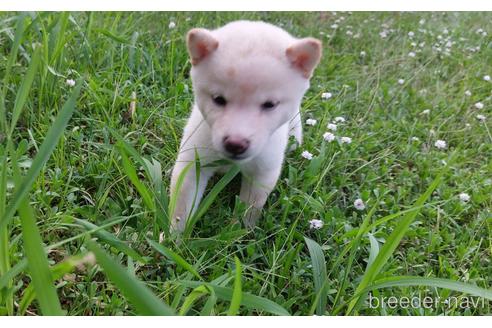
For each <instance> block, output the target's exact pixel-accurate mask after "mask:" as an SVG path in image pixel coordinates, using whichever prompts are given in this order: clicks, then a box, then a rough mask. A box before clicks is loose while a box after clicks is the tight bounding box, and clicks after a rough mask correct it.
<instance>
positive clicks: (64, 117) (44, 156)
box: [0, 79, 82, 231]
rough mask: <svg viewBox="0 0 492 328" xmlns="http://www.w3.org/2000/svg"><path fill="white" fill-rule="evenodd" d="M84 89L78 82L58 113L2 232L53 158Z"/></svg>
mask: <svg viewBox="0 0 492 328" xmlns="http://www.w3.org/2000/svg"><path fill="white" fill-rule="evenodd" d="M81 88H82V79H79V80H78V81H77V85H76V87H75V88H74V90H73V92H72V94H71V95H70V98H69V99H68V100H67V102H66V103H65V104H64V105H63V107H62V109H61V110H60V112H59V113H58V116H57V117H56V120H55V122H54V123H53V125H52V126H51V127H50V129H49V131H48V133H47V134H46V138H45V139H44V141H43V143H42V144H41V147H40V148H39V152H38V153H37V155H36V157H35V158H34V160H33V162H32V164H31V167H30V168H29V170H28V171H27V174H26V176H25V177H24V179H23V181H22V183H21V184H20V186H19V188H18V189H17V190H16V191H15V193H14V195H13V196H12V199H11V201H10V203H9V205H8V207H7V209H6V210H5V214H4V217H3V220H2V221H0V231H2V230H3V229H5V228H6V226H7V224H8V223H9V222H10V221H11V220H12V217H13V216H14V213H15V211H16V210H17V208H18V207H19V205H20V203H21V201H22V199H23V198H24V197H25V196H26V195H27V193H28V192H29V190H30V189H31V187H32V185H33V183H34V181H35V180H36V178H37V177H38V175H39V173H40V172H41V170H42V169H43V167H44V165H45V164H46V162H47V161H48V159H49V158H50V156H51V153H52V152H53V150H54V149H55V148H56V145H57V144H58V140H59V139H60V137H61V136H62V135H63V131H64V130H65V127H66V126H67V124H68V121H69V120H70V118H71V117H72V114H73V112H74V110H75V105H76V102H77V98H78V97H79V94H80V90H81Z"/></svg>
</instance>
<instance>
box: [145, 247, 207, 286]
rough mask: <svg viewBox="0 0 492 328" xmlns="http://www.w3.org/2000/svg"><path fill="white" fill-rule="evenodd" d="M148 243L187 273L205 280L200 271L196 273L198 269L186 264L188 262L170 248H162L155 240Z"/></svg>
mask: <svg viewBox="0 0 492 328" xmlns="http://www.w3.org/2000/svg"><path fill="white" fill-rule="evenodd" d="M147 241H148V242H149V244H150V245H151V246H152V247H153V248H154V249H155V250H156V251H158V252H159V253H161V254H162V255H164V256H165V257H167V258H168V259H170V260H173V261H174V262H175V263H176V264H177V265H178V266H180V267H182V268H183V269H185V270H186V271H188V272H190V273H191V274H192V275H194V276H195V277H197V278H198V279H200V280H203V278H202V277H201V276H200V274H199V273H198V271H196V269H195V268H194V267H193V266H192V265H191V264H189V263H188V262H186V260H185V259H183V258H182V257H181V256H180V255H179V254H176V253H175V252H173V251H172V250H170V249H169V248H166V247H164V246H162V245H161V244H159V243H156V242H155V241H153V240H150V239H147Z"/></svg>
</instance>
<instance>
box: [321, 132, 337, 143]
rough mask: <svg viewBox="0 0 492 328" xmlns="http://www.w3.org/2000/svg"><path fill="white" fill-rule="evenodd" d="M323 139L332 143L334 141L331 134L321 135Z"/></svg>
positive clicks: (333, 136)
mask: <svg viewBox="0 0 492 328" xmlns="http://www.w3.org/2000/svg"><path fill="white" fill-rule="evenodd" d="M323 139H325V140H326V141H328V142H332V141H333V140H335V135H334V134H333V133H331V132H325V133H324V134H323Z"/></svg>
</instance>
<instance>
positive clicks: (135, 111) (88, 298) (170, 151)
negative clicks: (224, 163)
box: [0, 12, 492, 315]
mask: <svg viewBox="0 0 492 328" xmlns="http://www.w3.org/2000/svg"><path fill="white" fill-rule="evenodd" d="M18 18H19V15H18V14H15V13H2V14H1V15H0V76H1V77H2V78H1V79H2V88H1V89H2V90H0V91H1V95H0V96H1V97H2V98H3V103H4V105H5V106H4V108H5V112H6V114H5V115H3V111H2V112H0V119H2V122H0V123H2V124H1V126H0V129H1V130H0V141H1V143H0V159H1V162H0V163H2V164H0V165H2V166H3V168H2V167H0V171H1V172H2V175H0V177H1V176H5V179H4V180H0V182H2V181H3V182H5V183H4V184H3V186H2V188H0V196H1V197H0V214H2V215H0V219H1V220H6V218H7V216H3V214H4V213H6V209H7V210H8V208H9V205H11V204H12V200H13V199H15V192H16V191H17V190H18V189H21V188H20V186H21V184H20V183H19V181H21V180H20V178H19V177H18V176H17V177H16V172H17V171H19V170H18V169H17V168H20V172H19V173H20V174H21V175H23V176H28V175H29V172H30V171H29V170H30V169H32V168H33V166H35V165H37V164H39V163H37V162H36V160H35V158H36V156H37V155H39V154H40V153H42V151H40V146H41V144H42V142H43V140H45V137H46V134H47V132H48V129H49V128H50V126H52V125H53V124H54V122H55V117H56V116H57V114H58V113H59V112H62V111H63V110H62V106H63V105H64V104H65V103H67V102H69V101H68V99H69V97H70V95H71V93H72V92H74V93H76V92H77V88H78V87H81V88H82V89H81V93H80V96H78V97H77V100H76V106H75V110H74V112H73V115H72V117H71V119H70V120H69V121H68V124H67V126H66V127H65V126H62V129H59V130H60V131H64V133H63V135H62V136H61V139H60V141H59V142H57V143H55V144H54V145H56V148H55V149H54V150H53V152H52V153H51V156H50V157H49V159H48V161H47V162H46V165H45V166H42V169H41V166H39V168H40V169H41V170H40V172H39V173H38V174H37V175H36V176H35V179H34V180H33V181H34V183H33V184H32V185H31V184H30V185H29V186H28V188H27V189H26V195H27V198H26V199H25V200H26V201H24V202H22V203H19V204H21V207H20V208H19V207H18V206H16V207H15V208H19V211H18V212H15V214H14V216H13V220H12V221H11V222H10V223H9V224H8V225H7V229H5V226H0V230H2V232H1V236H0V242H1V244H0V245H1V246H0V247H1V252H0V253H1V254H0V262H1V263H0V276H1V277H0V282H1V283H0V288H3V289H1V292H0V314H41V313H44V314H47V313H49V312H48V311H49V309H48V308H49V306H48V307H46V306H45V307H44V308H43V306H42V304H48V305H49V304H55V303H56V302H54V301H53V300H54V299H52V301H50V300H47V301H46V300H45V303H43V299H42V298H41V297H40V298H37V297H35V295H34V294H33V286H34V291H37V293H38V294H41V293H40V291H43V290H42V288H43V287H44V288H48V287H47V286H50V284H49V283H48V284H44V285H43V284H36V278H37V277H38V275H39V272H41V271H36V269H35V268H36V266H35V265H36V263H34V259H36V256H33V255H32V254H34V253H29V250H32V251H33V252H35V251H36V250H38V251H40V250H42V247H41V244H40V243H38V245H37V246H38V248H36V246H35V245H34V246H32V245H31V247H29V243H28V242H30V241H36V240H38V239H36V238H35V236H37V235H36V229H34V228H35V226H37V228H38V229H39V235H40V237H41V240H42V242H43V244H44V246H45V249H46V250H47V251H48V252H47V253H48V262H49V265H50V268H51V269H50V270H51V272H52V276H51V278H52V279H54V280H55V283H54V284H55V285H56V288H57V289H56V294H53V295H55V299H56V298H58V299H59V302H60V303H61V308H62V309H63V310H64V311H66V312H65V313H68V314H70V315H103V314H104V315H118V314H125V315H129V314H138V313H145V311H142V310H141V309H142V305H141V304H140V307H139V302H141V301H142V299H141V298H140V299H139V296H138V295H135V294H132V293H131V291H130V288H129V286H130V285H132V284H135V285H138V286H139V287H141V288H142V289H145V290H147V289H146V288H145V287H142V286H143V285H142V284H139V283H138V282H137V279H138V281H141V282H142V283H143V284H144V285H145V286H146V287H147V288H148V289H150V290H151V291H152V293H153V294H155V295H156V296H157V298H159V299H160V300H161V301H162V302H163V303H165V304H167V305H168V307H166V306H165V305H164V306H165V309H167V310H169V311H171V312H175V313H181V314H188V315H198V314H219V315H220V314H226V313H236V312H238V313H239V314H242V315H247V314H249V315H255V314H265V315H267V314H271V313H273V314H279V312H280V313H283V312H282V311H287V312H288V313H290V314H294V315H309V314H314V313H316V314H330V315H339V314H357V313H358V314H365V315H378V314H379V315H386V314H401V315H438V314H439V315H441V314H446V315H477V314H482V315H483V314H489V313H490V312H491V308H492V306H491V302H490V299H491V296H490V294H491V292H490V288H491V285H492V262H491V252H492V214H491V209H492V197H491V195H492V162H491V158H492V135H491V132H490V122H491V121H492V117H491V113H492V82H491V81H490V75H492V67H491V65H490V64H491V63H492V23H491V22H492V16H491V14H490V13H358V12H354V13H348V12H338V13H331V12H327V13H315V12H313V13H281V12H277V13H243V12H236V13H215V12H210V13H165V12H163V13H73V14H68V13H29V14H26V17H24V18H23V19H24V22H25V24H24V32H23V34H21V36H22V38H21V39H20V47H18V53H17V56H14V57H12V56H11V52H12V49H13V48H14V47H15V42H14V39H15V35H16V26H18ZM236 19H254V20H264V21H268V22H271V23H273V24H276V25H278V26H281V27H283V28H284V29H286V30H287V31H289V32H290V33H292V34H293V35H296V36H313V37H316V38H319V39H320V40H322V42H323V58H322V61H321V63H320V65H319V67H318V68H317V69H316V71H315V73H314V77H313V79H312V83H311V89H310V90H309V91H308V93H307V94H306V96H305V99H304V101H303V104H302V115H303V122H306V120H308V119H311V120H310V121H308V122H307V124H304V131H305V136H304V144H303V145H302V146H301V147H299V148H298V149H296V150H295V151H293V152H291V153H289V154H288V156H287V159H286V162H285V165H284V168H283V170H282V176H281V179H280V180H279V183H278V185H277V187H276V189H275V190H274V192H273V193H272V195H271V196H270V198H269V200H268V203H267V205H266V208H265V212H264V215H263V218H262V220H261V221H260V222H259V224H258V227H257V228H256V229H255V230H254V231H253V232H250V231H248V230H246V229H245V228H244V227H243V226H242V225H241V219H240V216H241V215H240V214H241V204H240V203H239V202H238V200H237V198H236V196H235V194H236V193H237V191H238V182H239V181H238V179H237V178H236V179H233V180H232V182H231V183H230V184H229V185H227V187H225V190H224V191H221V192H219V193H218V194H217V195H216V197H215V195H214V196H212V197H210V198H209V200H210V201H211V202H210V203H209V205H210V206H209V207H208V209H207V210H206V211H205V212H204V213H203V215H202V216H201V217H199V218H198V220H197V222H196V225H195V226H194V227H193V229H192V230H191V231H190V233H189V236H186V237H185V238H183V239H182V240H180V241H176V239H174V238H173V237H172V236H169V235H168V234H164V235H161V232H162V231H163V230H164V229H165V228H164V227H165V226H166V222H167V215H166V210H167V209H168V205H167V203H171V204H172V199H171V201H169V199H168V197H166V195H167V192H168V186H169V177H170V170H171V168H172V165H173V160H174V159H175V157H176V154H177V151H178V146H179V141H180V136H181V133H182V128H183V126H184V123H185V121H186V118H187V115H188V114H189V112H190V106H191V104H192V101H193V97H192V88H191V83H190V79H189V75H188V72H189V69H190V63H189V60H188V57H187V52H186V48H185V43H184V36H185V34H186V32H187V30H189V29H190V28H192V27H208V28H213V27H218V26H220V25H223V24H224V23H226V22H229V21H232V20H236ZM36 49H38V51H39V58H38V60H39V63H38V66H37V67H36V68H35V70H33V72H31V73H34V75H33V82H32V85H31V86H30V88H27V89H26V88H23V85H24V86H25V85H26V83H27V82H26V80H28V79H29V76H30V74H29V73H30V72H29V69H28V67H29V66H30V64H31V63H32V61H33V60H32V59H33V58H35V57H36V55H35V51H36ZM9 58H12V61H9ZM487 77H488V78H487ZM67 80H68V81H67ZM70 80H73V82H74V83H73V82H72V81H70ZM27 84H28V83H27ZM20 90H26V93H25V94H23V93H22V92H20ZM23 95H24V96H23ZM22 97H25V99H26V102H25V104H24V105H23V106H18V107H16V106H15V105H14V104H16V103H19V99H20V98H22ZM16 99H17V100H16ZM0 100H2V99H0ZM14 107H15V108H17V109H14ZM19 110H20V111H21V112H19ZM16 113H20V114H19V115H17V114H16ZM2 117H3V118H2ZM16 117H18V121H17V122H14V123H13V128H12V129H10V128H7V127H10V125H9V124H12V122H13V121H15V118H16ZM337 117H343V118H344V120H345V121H344V122H341V121H340V119H338V122H337V121H336V119H335V118H337ZM329 123H331V124H333V123H336V131H334V130H329V129H328V124H329ZM330 127H331V128H332V129H333V128H334V127H333V126H330ZM54 130H56V129H54ZM326 132H331V133H332V134H333V135H334V137H335V139H334V140H332V141H330V140H331V139H330V137H331V136H330V135H327V134H326ZM324 137H325V138H324ZM342 137H349V138H351V139H350V140H351V142H347V141H349V139H346V138H344V139H342ZM325 139H327V140H325ZM8 140H10V141H11V145H12V147H11V149H10V151H9V152H8V149H9V146H8V142H7V141H8ZM438 140H441V141H438ZM14 153H15V156H14ZM309 154H311V155H312V159H309V158H311V156H310V155H309ZM14 159H15V160H14ZM145 160H147V161H148V162H145ZM439 174H441V175H440V176H439ZM219 181H224V180H220V177H217V178H216V179H215V180H214V182H216V183H217V182H219ZM433 181H436V185H434V187H435V190H432V188H433V185H432V183H433ZM219 185H221V184H220V183H219ZM212 186H213V185H211V186H210V188H209V189H208V190H209V191H211V190H212ZM428 188H431V189H428ZM426 190H427V191H429V192H431V193H430V195H429V197H428V198H426V197H425V196H426V194H425V192H426ZM460 194H461V195H460ZM421 196H422V197H423V198H422V199H421V201H423V205H422V206H419V204H420V203H418V202H417V201H418V199H419V197H421ZM467 196H469V197H467ZM19 199H20V198H19ZM358 199H360V200H358ZM356 200H358V201H357V202H356ZM29 204H30V206H29ZM15 208H14V209H15ZM22 208H23V209H27V208H30V209H32V210H33V216H31V217H33V218H34V219H35V222H36V225H34V223H33V222H34V221H33V222H32V224H31V225H28V223H27V222H29V220H28V218H29V217H30V216H29V213H28V212H26V211H24V212H22V210H21V209H22ZM405 210H407V211H406V212H403V213H401V212H402V211H405ZM393 214H394V215H393ZM312 220H320V221H312ZM33 227H34V228H33ZM98 227H103V228H104V229H105V231H106V233H101V231H103V230H101V229H99V230H98ZM366 228H367V229H366ZM29 229H30V230H29ZM87 230H89V231H91V234H90V235H89V234H87V233H85V232H86V231H87ZM359 232H360V234H358V233H359ZM399 232H401V234H400V235H399V236H397V234H398V233H399ZM29 233H33V234H34V235H29ZM29 236H34V237H32V238H30V237H29ZM159 237H161V238H159ZM306 237H307V238H309V239H306ZM395 238H396V239H395ZM90 239H92V240H95V241H96V242H97V244H93V243H91V242H90ZM159 239H161V241H160V245H161V246H159V245H158V244H157V243H158V242H159ZM162 239H163V240H162ZM311 240H312V241H314V243H312V242H311ZM392 243H393V244H394V247H391V245H392ZM308 245H311V246H310V247H309V249H308ZM89 249H90V250H91V251H92V252H91V253H88V252H89ZM101 249H102V250H101ZM94 252H95V254H96V256H95V259H94V257H93V256H92V254H93V253H94ZM101 252H102V253H101ZM30 254H31V256H30ZM37 254H41V256H39V257H38V258H43V256H42V255H43V254H44V253H43V252H42V251H41V253H37ZM88 254H89V255H88ZM101 254H102V255H101ZM104 254H105V255H109V257H107V258H106V260H109V262H107V261H106V262H104ZM385 254H386V255H387V256H386V255H385ZM26 256H27V258H28V261H27V262H26V260H25V258H26ZM81 256H82V257H83V258H82V259H80V257H81ZM235 258H237V260H238V261H239V262H240V264H239V263H238V262H237V261H236V260H235ZM94 261H95V262H97V265H94V263H93V262H94ZM60 263H62V264H67V263H68V264H67V265H65V266H63V265H60ZM104 263H106V264H104ZM117 263H119V264H121V266H117ZM375 263H376V264H377V265H380V267H378V268H376V265H375ZM38 265H41V264H38ZM367 267H370V268H369V269H366V268H367ZM111 268H118V269H120V271H116V272H117V273H116V274H115V273H114V272H113V273H111ZM122 268H124V269H123V270H122ZM16 269H18V270H16ZM366 270H367V271H366ZM371 270H373V271H372V276H371V275H370V274H369V273H367V272H371ZM6 273H8V274H6ZM125 274H126V275H125ZM118 275H119V277H123V276H124V277H126V279H127V280H125V281H123V282H122V281H120V280H118ZM401 276H413V277H419V279H420V280H418V279H417V280H416V283H414V284H413V285H412V286H408V284H403V283H402V285H403V286H396V287H395V286H387V287H381V288H376V289H373V290H372V292H371V293H370V298H368V299H366V298H365V297H364V296H365V295H367V294H364V293H363V294H362V296H361V294H360V293H359V292H360V291H361V290H362V289H363V286H364V283H367V285H365V286H368V285H371V284H374V283H375V282H377V281H379V282H384V281H391V279H396V280H397V281H398V279H400V282H403V281H404V280H403V278H398V277H401ZM48 277H49V276H48ZM363 277H365V278H363ZM392 277H393V278H392ZM394 277H396V278H394ZM366 278H367V279H369V280H367V281H366V280H365V279H366ZM422 278H442V279H448V280H451V281H458V282H463V283H466V285H465V284H463V285H459V286H467V287H463V288H465V290H460V289H459V288H458V287H456V286H457V285H453V286H451V287H448V288H449V289H443V288H441V287H442V285H439V284H438V283H437V280H432V282H429V281H430V280H429V281H427V280H425V279H422ZM2 279H3V280H2ZM448 280H447V281H448ZM190 281H194V282H190ZM239 281H241V282H242V284H238V282H239ZM199 282H201V283H199ZM205 282H207V286H209V287H208V288H209V289H203V287H202V289H200V288H198V289H196V290H195V291H194V293H191V294H190V292H191V291H192V290H193V288H194V287H197V286H199V285H201V284H205ZM407 282H408V281H407ZM208 283H209V284H208ZM132 286H133V285H132ZM210 286H211V287H210ZM361 286H362V287H361ZM474 286H478V287H480V288H482V289H480V291H478V292H477V291H476V290H475V289H473V288H475V287H474ZM40 288H41V289H40ZM220 288H223V289H220ZM361 288H362V289H361ZM466 288H470V289H468V290H466ZM142 289H140V291H141V292H142ZM451 289H455V290H454V291H453V290H451ZM456 289H458V291H456ZM142 293H143V292H142ZM480 293H482V294H480ZM47 294H49V293H47ZM137 294H138V293H137ZM248 294H251V295H255V296H258V297H261V298H262V299H258V298H254V299H253V300H252V299H250V298H248V297H249V296H248ZM140 295H142V294H140ZM194 295H195V296H197V298H194ZM477 295H478V296H480V295H481V298H479V299H480V300H481V302H480V303H478V304H474V303H469V304H468V305H463V299H464V297H469V298H470V299H472V301H473V297H475V298H477V297H478V296H477ZM56 296H57V297H56ZM241 296H242V297H241ZM325 296H326V297H325ZM354 296H357V297H358V296H361V298H360V302H356V301H357V297H354ZM391 296H394V297H395V299H397V300H400V301H401V300H402V298H405V297H408V298H411V297H418V298H420V299H421V298H423V297H425V296H428V297H431V298H432V299H433V300H436V299H438V298H441V299H442V300H445V299H446V298H448V297H456V298H458V299H459V300H460V302H461V303H456V304H449V303H445V302H444V301H443V302H437V303H435V304H432V305H430V306H426V305H425V304H420V305H418V306H405V304H401V303H400V304H399V305H398V306H393V305H394V304H392V303H391V302H393V301H391V302H390V303H389V304H386V306H384V307H383V306H373V305H374V304H375V303H374V304H372V305H371V303H370V302H369V301H368V300H370V299H374V297H378V298H379V299H380V300H383V298H386V300H387V299H388V298H389V297H391ZM239 298H241V299H242V301H241V300H239ZM231 299H232V302H231ZM265 299H268V300H270V301H273V302H275V303H276V304H273V303H271V302H267V301H266V300H265ZM235 300H236V301H237V300H239V301H240V302H241V306H240V307H239V309H237V308H236V305H237V304H239V303H237V304H235ZM353 300H355V301H353ZM50 302H51V303H50ZM262 302H263V303H262ZM381 303H382V302H381ZM386 303H387V301H386ZM277 305H279V306H280V307H281V308H280V310H279V308H277V307H276V306H277ZM157 311H158V310H157Z"/></svg>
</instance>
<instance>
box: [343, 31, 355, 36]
mask: <svg viewBox="0 0 492 328" xmlns="http://www.w3.org/2000/svg"><path fill="white" fill-rule="evenodd" d="M345 34H347V35H350V36H352V35H354V32H352V31H350V30H348V31H347V32H345Z"/></svg>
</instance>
